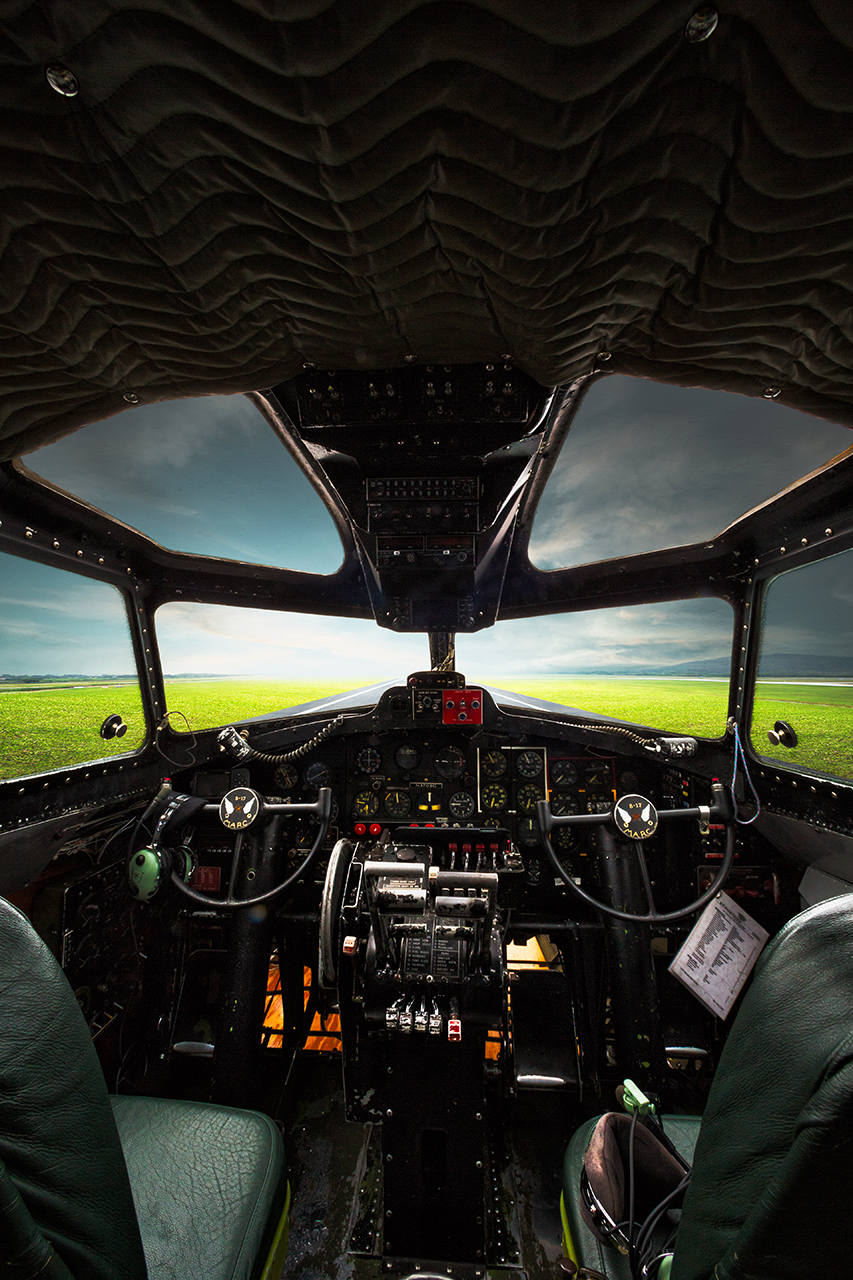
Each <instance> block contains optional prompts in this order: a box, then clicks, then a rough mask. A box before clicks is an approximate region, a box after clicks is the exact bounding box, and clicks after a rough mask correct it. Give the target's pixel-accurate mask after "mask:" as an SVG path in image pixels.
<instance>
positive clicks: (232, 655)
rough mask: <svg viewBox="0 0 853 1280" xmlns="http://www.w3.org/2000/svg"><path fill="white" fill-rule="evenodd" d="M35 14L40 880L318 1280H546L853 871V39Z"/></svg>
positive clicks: (26, 565)
mask: <svg viewBox="0 0 853 1280" xmlns="http://www.w3.org/2000/svg"><path fill="white" fill-rule="evenodd" d="M6 8H7V11H6V12H3V13H2V14H0V33H2V36H3V41H2V43H0V66H2V75H0V189H2V201H0V230H1V231H2V241H0V253H2V258H0V299H2V303H0V317H2V322H1V323H0V333H2V339H3V340H2V342H0V457H2V459H3V461H2V462H0V596H2V605H0V607H2V609H3V618H2V620H0V726H2V737H1V738H0V893H2V894H3V895H4V896H5V897H8V898H10V899H11V900H12V901H13V903H14V904H15V905H17V906H18V907H19V908H20V909H21V910H22V911H23V912H24V913H25V915H26V916H27V917H28V918H29V919H30V920H31V921H32V923H33V925H34V927H35V928H36V930H37V931H38V933H39V934H40V935H41V937H42V938H43V939H44V941H45V942H46V943H47V946H48V947H49V949H50V950H51V951H52V952H53V955H54V956H55V958H56V960H57V961H58V962H59V965H60V967H61V968H62V969H63V970H64V973H65V976H66V977H67V979H68V980H69V982H70V984H71V987H72V989H73V991H74V995H75V996H76V999H77V1002H78V1003H79V1006H80V1009H81V1010H82V1016H83V1018H84V1019H85V1022H86V1024H87V1026H88V1029H89V1032H90V1034H91V1036H92V1038H93V1039H94V1043H95V1047H96V1050H97V1052H98V1056H99V1060H100V1064H101V1068H102V1070H103V1073H104V1076H105V1079H106V1081H107V1084H108V1086H109V1089H110V1092H111V1093H113V1094H116V1095H122V1096H129V1097H131V1098H134V1099H135V1098H141V1097H144V1096H153V1097H155V1098H158V1099H175V1100H180V1099H183V1100H192V1101H205V1102H206V1101H210V1100H212V1101H213V1102H214V1103H216V1104H217V1105H224V1106H228V1107H246V1106H248V1107H252V1108H257V1109H259V1110H260V1111H262V1112H265V1113H267V1114H268V1115H269V1116H270V1117H272V1118H273V1119H274V1121H275V1122H276V1126H277V1127H278V1128H280V1129H282V1130H284V1131H285V1133H286V1135H287V1144H288V1162H289V1177H290V1181H291V1187H292V1191H293V1202H292V1209H291V1252H290V1260H289V1263H288V1267H289V1268H290V1273H292V1274H294V1275H296V1274H304V1273H305V1272H304V1268H305V1267H308V1268H309V1269H310V1268H313V1270H312V1272H311V1273H312V1274H315V1273H316V1274H324V1275H335V1276H338V1275H340V1276H341V1277H342V1280H343V1277H344V1276H349V1275H351V1274H353V1268H354V1270H355V1273H357V1274H358V1276H359V1277H360V1278H363V1280H367V1276H368V1274H370V1275H371V1276H374V1275H375V1271H376V1267H377V1266H379V1265H382V1266H384V1268H385V1270H387V1271H389V1272H392V1273H393V1274H394V1275H397V1276H404V1275H408V1274H410V1273H413V1272H414V1271H415V1270H416V1268H422V1269H429V1270H435V1269H438V1270H440V1272H441V1274H442V1275H443V1274H444V1273H445V1271H446V1272H447V1274H451V1269H453V1270H452V1274H453V1275H454V1276H457V1275H461V1276H462V1277H463V1280H476V1277H481V1276H482V1274H483V1268H484V1265H485V1266H488V1267H489V1268H492V1269H493V1270H494V1269H499V1270H501V1271H506V1272H507V1273H509V1272H513V1271H514V1272H517V1274H518V1275H519V1276H520V1275H522V1274H523V1272H526V1273H527V1274H530V1275H532V1276H533V1277H535V1280H538V1278H539V1276H540V1275H542V1276H544V1275H545V1274H546V1273H551V1272H552V1271H553V1267H554V1265H555V1264H556V1262H557V1259H558V1258H559V1257H560V1255H561V1253H562V1248H563V1245H564V1243H565V1242H564V1241H563V1239H562V1229H563V1223H562V1222H561V1219H560V1210H559V1202H560V1169H561V1165H562V1153H563V1150H564V1148H565V1144H566V1142H567V1141H568V1138H569V1135H570V1133H571V1132H572V1130H573V1129H574V1127H575V1126H576V1125H577V1124H578V1123H579V1122H580V1121H581V1120H583V1119H586V1118H587V1117H589V1116H591V1115H593V1114H594V1113H595V1112H596V1111H597V1110H599V1109H601V1108H602V1107H608V1106H610V1105H612V1103H613V1098H614V1090H615V1088H616V1087H617V1085H618V1084H619V1082H620V1080H622V1079H623V1078H624V1077H625V1076H626V1075H628V1074H630V1075H631V1076H633V1078H634V1079H635V1080H636V1081H637V1082H638V1084H639V1085H640V1087H642V1088H643V1089H647V1090H649V1091H650V1092H654V1093H656V1094H658V1095H659V1097H660V1098H661V1099H662V1101H663V1104H664V1106H665V1107H668V1108H671V1109H674V1110H675V1111H677V1112H678V1113H679V1114H681V1115H687V1116H698V1115H699V1114H701V1112H702V1110H703V1107H704V1105H705V1101H706V1098H707V1094H708V1090H709V1088H710V1087H711V1085H712V1081H713V1078H714V1075H715V1072H716V1070H717V1066H718V1063H719V1061H720V1055H721V1053H722V1050H723V1047H724V1044H725V1042H726V1040H727V1037H728V1035H729V1029H730V1026H731V1023H732V1022H733V1021H734V1019H735V1017H736V1016H737V1009H738V1007H739V1003H738V1002H736V1004H735V1010H734V1012H733V1013H732V1014H731V1016H730V1017H723V1016H721V1011H720V1009H714V1008H713V1007H709V1006H708V1004H707V1002H706V1003H704V1004H703V1003H702V1002H701V1001H699V1000H697V999H695V997H694V994H692V993H691V991H690V990H689V989H688V988H689V982H688V983H687V985H685V983H684V982H683V981H676V979H675V978H674V977H673V976H672V974H671V972H670V967H671V965H672V963H673V961H674V960H675V958H676V956H677V954H678V953H679V951H680V949H681V948H682V945H683V944H684V942H685V939H686V938H687V935H688V933H689V931H690V929H691V927H692V925H693V923H694V921H695V918H696V913H697V911H698V910H699V907H700V906H702V905H704V903H705V902H706V901H711V900H714V901H716V898H715V894H716V891H717V888H718V887H719V876H720V875H721V873H725V874H726V876H727V878H726V885H725V887H726V892H727V893H728V894H729V896H730V899H731V902H732V903H733V908H732V909H733V910H735V911H746V912H747V913H748V914H749V917H750V918H751V920H752V921H753V922H754V923H755V926H756V927H757V929H758V930H759V932H760V931H764V932H765V933H766V935H767V936H768V937H773V936H774V935H776V934H777V933H778V932H779V931H780V930H781V929H782V928H783V927H784V925H785V923H786V922H787V921H789V920H790V919H791V918H792V917H793V916H794V915H795V914H797V912H798V911H799V910H800V908H801V907H802V906H804V905H806V904H809V903H813V902H818V901H821V900H823V899H825V898H827V897H831V896H833V895H836V894H839V895H840V894H843V893H847V892H849V891H850V890H851V888H853V821H851V816H850V815H851V806H850V801H851V797H853V792H851V787H853V753H851V749H850V744H849V732H848V726H849V706H850V688H851V677H853V670H851V664H850V658H849V640H850V636H851V634H853V619H851V617H850V610H851V608H853V606H851V599H853V595H851V592H850V591H849V589H848V586H847V582H848V578H849V559H850V555H851V549H853V519H851V511H850V501H849V493H850V491H851V488H850V487H851V479H853V451H851V450H850V449H849V446H848V440H849V433H848V428H849V427H850V426H853V393H851V378H850V373H851V364H853V354H851V353H853V347H852V346H851V332H850V315H851V310H850V272H849V261H850V254H851V248H853V245H851V240H853V231H851V227H853V219H851V213H853V164H851V159H853V112H851V107H853V97H851V92H853V91H851V84H853V81H852V80H851V77H850V65H851V57H852V56H853V20H851V18H850V16H849V15H848V14H847V12H846V10H845V7H844V6H843V5H840V4H838V3H835V0H814V2H813V3H810V4H805V3H799V2H798V0H794V2H793V3H791V4H788V5H786V6H778V5H772V4H761V3H758V4H755V3H747V2H746V0H733V2H732V3H731V4H729V6H728V7H727V8H725V9H720V10H715V9H713V8H711V7H709V6H701V7H699V6H695V5H691V4H688V5H684V4H682V3H676V2H675V0H663V2H662V3H654V4H653V3H650V2H649V0H620V3H617V4H612V5H609V6H597V7H596V6H590V5H585V4H583V3H576V4H565V5H562V6H549V5H536V4H531V3H529V2H528V3H524V4H522V3H520V2H519V0H478V2H477V3H444V2H442V3H434V2H420V0H411V2H410V3H407V4H402V3H400V4H394V3H388V4H385V5H380V6H376V5H373V6H366V5H363V4H361V3H357V2H356V0H348V2H343V0H339V2H337V3H324V2H323V0H317V2H316V3H306V4H302V5H286V4H283V5H279V6H275V5H273V6H269V5H266V4H254V3H250V4H236V3H233V4H232V3H228V4H221V5H219V6H217V7H216V8H215V10H213V9H210V7H207V8H205V7H204V6H202V7H199V6H197V5H195V4H193V3H190V0H155V3H153V4H152V5H150V6H148V7H147V8H144V9H143V8H139V7H138V6H133V5H130V4H126V3H124V2H123V0H107V2H106V3H102V4H92V3H85V2H84V3H81V4H78V5H76V6H74V7H73V8H68V7H67V6H65V5H61V4H54V3H50V2H49V3H47V4H39V5H36V4H23V5H17V6H13V7H12V6H7V7H6ZM614 375H616V376H614ZM694 406H695V407H694ZM185 531H186V534H187V536H184V534H185ZM261 686H263V687H261ZM658 814H660V815H661V818H660V823H659V825H658V826H656V825H655V822H656V821H657V815H658ZM620 823H621V824H622V825H621V826H620V825H619V824H620ZM549 829H550V837H548V831H549ZM638 844H639V846H640V849H641V852H642V854H643V857H639V856H637V857H634V856H633V855H634V851H635V850H636V847H637V845H638ZM549 850H550V852H549ZM590 899H592V900H593V903H592V904H591V902H590ZM595 902H603V903H604V904H605V910H604V911H602V910H601V909H599V907H598V906H596V905H594V903H595ZM247 903H248V905H247ZM608 904H609V907H610V910H611V914H610V915H608V914H607V910H606V908H607V905H608ZM613 912H615V913H616V914H615V916H614V915H613V914H612V913H613ZM620 912H622V915H621V916H620V914H619V913H620ZM626 913H627V916H628V918H627V919H625V918H624V917H625V915H626ZM0 1021H2V1018H0ZM342 1186H343V1187H344V1188H345V1193H344V1194H340V1195H338V1194H336V1192H338V1190H339V1188H340V1187H342ZM318 1206H322V1209H321V1208H320V1207H318ZM324 1214H326V1215H327V1216H326V1218H325V1220H324V1217H323V1215H324ZM264 1240H265V1247H266V1244H268V1243H269V1240H268V1239H267V1238H266V1236H265V1237H264ZM273 1252H275V1250H273ZM279 1261H280V1259H279ZM459 1268H461V1270H459ZM256 1274H257V1275H260V1270H258V1271H257V1272H256ZM263 1274H264V1280H267V1276H268V1275H269V1276H270V1277H271V1275H272V1273H271V1272H264V1273H263ZM626 1274H627V1273H626ZM762 1280H763V1278H762Z"/></svg>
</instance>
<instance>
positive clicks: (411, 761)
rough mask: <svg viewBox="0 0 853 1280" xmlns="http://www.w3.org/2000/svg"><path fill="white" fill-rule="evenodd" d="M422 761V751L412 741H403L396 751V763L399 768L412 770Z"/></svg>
mask: <svg viewBox="0 0 853 1280" xmlns="http://www.w3.org/2000/svg"><path fill="white" fill-rule="evenodd" d="M420 762H421V753H420V751H419V750H418V748H417V747H416V746H414V744H413V743H411V742H402V743H401V744H400V746H399V747H398V748H397V750H396V751H395V752H394V763H395V764H396V766H397V768H398V769H405V770H406V771H407V772H411V770H412V769H417V767H418V765H419V764H420Z"/></svg>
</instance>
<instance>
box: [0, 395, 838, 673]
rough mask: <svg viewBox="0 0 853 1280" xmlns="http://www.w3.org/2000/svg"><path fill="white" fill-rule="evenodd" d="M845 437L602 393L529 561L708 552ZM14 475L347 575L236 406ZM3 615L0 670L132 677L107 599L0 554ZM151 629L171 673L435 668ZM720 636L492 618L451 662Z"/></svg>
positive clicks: (801, 620)
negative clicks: (706, 542) (693, 547)
mask: <svg viewBox="0 0 853 1280" xmlns="http://www.w3.org/2000/svg"><path fill="white" fill-rule="evenodd" d="M852 442H853V435H851V434H850V432H848V431H847V430H846V429H845V428H843V427H838V426H834V425H832V424H830V423H825V422H822V421H821V420H819V419H814V418H804V417H803V416H802V415H799V414H797V413H795V412H794V411H792V410H790V409H786V408H784V407H783V406H779V405H776V404H773V403H772V402H765V401H762V400H753V399H750V398H747V397H743V396H738V395H730V394H727V393H724V392H710V391H703V390H698V389H692V390H690V389H683V388H678V387H670V386H664V385H659V384H655V383H652V382H647V381H644V380H641V379H630V378H625V377H621V376H617V377H611V378H606V379H602V380H600V381H599V382H597V383H596V384H594V386H593V387H592V388H591V390H590V392H589V393H588V395H587V397H586V400H585V402H584V404H583V405H582V406H581V409H580V411H579V413H578V416H577V418H576V421H575V425H574V426H573V428H572V431H571V433H570V435H569V438H568V440H567V443H566V445H565V446H564V449H563V452H562V455H561V457H560V458H559V459H558V462H557V464H556V467H555V470H554V474H553V476H552V478H551V480H550V482H549V484H548V486H547V488H546V491H545V494H544V495H543V498H542V501H541V503H540V509H539V512H538V514H537V517H536V520H535V523H534V527H533V536H532V540H531V559H532V560H533V562H534V563H535V564H537V565H539V566H540V567H542V568H558V567H562V566H565V565H571V564H582V563H586V562H589V561H593V560H599V559H603V558H608V557H610V556H618V555H632V554H637V553H638V552H642V551H647V550H650V549H653V548H656V547H662V546H669V545H677V544H680V543H684V542H692V541H695V540H699V539H705V538H709V537H711V536H713V535H714V534H716V533H718V532H720V530H721V529H722V528H723V527H724V526H725V525H726V524H728V523H729V522H730V521H731V520H732V519H734V518H735V517H736V516H738V515H739V514H740V513H741V512H743V511H745V510H748V509H749V508H750V507H752V506H754V505H755V504H756V503H758V502H760V501H763V500H764V499H766V498H768V497H770V496H771V495H772V494H773V493H775V492H777V491H778V490H779V489H780V488H782V487H784V486H785V485H786V484H789V483H791V482H792V481H794V480H795V479H797V478H798V477H799V476H800V475H802V474H804V473H805V472H808V471H809V470H811V469H813V468H814V467H816V466H819V465H820V464H821V463H823V462H825V461H827V460H828V459H829V458H831V457H833V456H834V455H835V454H837V453H839V452H840V451H841V450H843V449H845V448H847V447H848V446H849V444H850V443H852ZM24 461H25V462H26V464H27V466H29V467H30V468H31V469H32V470H33V471H35V472H36V473H37V474H40V475H42V476H44V477H45V478H47V479H49V480H51V481H52V482H53V483H55V484H58V485H60V486H61V487H63V488H65V489H68V490H69V491H71V492H73V493H75V494H77V495H78V496H80V497H82V498H84V499H85V500H86V501H88V502H91V503H93V504H94V505H95V506H98V507H101V508H103V509H104V510H106V511H107V512H109V513H110V514H112V515H116V516H119V517H120V518H121V519H123V520H124V521H125V522H126V523H128V524H131V525H134V526H135V527H137V528H139V529H140V530H142V532H144V533H146V534H148V535H149V536H151V537H153V538H156V539H157V540H158V541H160V542H162V543H163V544H164V545H165V546H168V547H172V548H176V549H179V550H184V551H191V552H198V553H202V554H210V555H217V556H226V557H228V558H232V559H237V560H247V561H250V562H255V563H261V564H279V565H282V566H284V567H286V568H291V569H301V570H309V571H312V572H316V573H331V572H334V570H335V569H336V568H337V566H338V565H339V564H340V561H341V544H340V540H339V538H338V535H337V532H336V530H335V528H334V525H333V523H332V520H331V517H330V516H329V515H328V512H327V511H326V509H325V507H324V506H323V504H322V502H321V501H320V499H319V497H318V496H317V494H316V493H315V492H314V490H313V489H312V487H311V486H310V484H309V483H308V482H307V480H306V479H305V477H304V476H303V475H302V473H301V472H300V471H299V469H298V467H297V466H296V464H295V463H294V462H293V461H292V459H291V458H290V456H289V454H288V453H287V452H286V450H285V449H284V447H283V446H282V445H281V443H280V442H279V441H278V439H277V438H276V436H275V435H274V433H273V432H272V431H271V429H270V428H269V427H268V426H267V424H266V423H265V421H264V420H263V418H262V417H261V416H260V414H259V413H258V412H257V410H255V408H254V406H252V404H251V403H250V402H249V401H248V400H246V399H245V398H244V397H241V396H233V397H205V398H203V399H200V400H192V401H190V400H180V401H173V402H170V403H162V404H159V405H153V406H144V407H139V408H136V409H130V410H128V411H126V412H125V413H123V414H120V415H118V416H117V417H116V418H114V419H112V420H111V421H109V422H104V423H96V424H93V425H92V426H89V427H86V428H84V429H83V430H82V431H79V432H76V433H75V434H74V435H71V436H68V437H66V438H65V439H64V440H61V441H59V442H57V443H56V444H53V445H49V446H47V447H45V448H43V449H40V450H37V451H36V452H34V453H32V454H30V455H28V456H27V457H26V458H25V459H24ZM844 565H845V568H844V569H843V570H842V567H841V563H840V561H839V562H836V567H833V568H831V569H830V570H828V582H829V589H830V590H831V591H832V592H833V593H834V595H837V597H838V598H837V602H836V603H837V609H836V613H835V614H833V618H834V619H835V621H834V622H833V623H832V627H833V628H834V631H832V634H831V635H830V633H828V632H827V631H826V628H825V626H822V627H818V628H817V629H815V627H812V628H811V630H812V633H813V635H812V639H814V641H815V643H817V642H818V641H819V642H820V643H821V644H822V645H823V651H824V652H826V651H828V650H827V648H826V646H827V645H830V646H831V645H832V644H833V643H835V641H834V639H833V638H832V636H833V635H835V634H836V633H837V635H838V637H839V643H840V642H841V638H842V637H845V636H849V635H850V634H851V619H853V586H848V577H847V575H848V573H849V570H847V569H846V561H845V562H844ZM845 593H846V594H845ZM806 594H807V593H806ZM795 595H796V593H795ZM801 597H802V598H801ZM797 599H798V600H799V601H800V604H799V605H798V610H799V612H798V621H797V627H798V628H799V630H797V629H796V628H795V627H793V626H792V627H791V628H790V630H791V643H792V645H793V644H794V643H796V644H797V645H801V644H805V643H808V642H809V634H808V633H809V628H810V624H809V621H808V618H809V611H808V609H803V608H802V602H803V599H805V597H804V596H803V592H802V591H801V592H800V593H799V596H797ZM0 611H2V618H3V624H2V628H1V629H0V673H4V672H5V673H14V674H23V673H29V674H38V673H43V674H59V675H61V674H66V673H68V674H106V673H108V672H110V671H113V672H125V671H129V670H131V668H132V660H131V657H130V647H129V637H128V634H127V628H126V624H125V622H124V619H123V616H122V612H121V604H120V600H119V597H118V595H117V593H116V592H114V591H113V589H112V588H110V587H106V586H104V585H103V584H99V583H93V582H90V581H88V580H85V579H71V577H70V576H69V575H66V574H62V573H60V572H59V571H58V570H51V569H47V568H45V567H44V566H40V565H35V564H31V563H28V562H25V561H18V560H15V559H13V558H11V557H6V556H3V557H0ZM93 620H96V621H97V625H96V626H94V627H93ZM157 621H158V632H159V635H160V642H161V649H162V655H163V665H164V668H165V670H167V671H168V672H172V673H178V672H203V673H218V674H222V675H226V674H230V675H241V676H269V677H272V678H276V679H301V678H306V679H307V678H311V679H315V678H316V677H318V676H321V675H324V674H325V675H329V674H331V675H332V678H334V679H335V680H341V679H349V678H352V680H353V683H357V682H358V683H361V682H364V683H368V682H371V681H374V680H387V679H389V678H392V677H397V676H400V677H403V676H405V674H406V673H407V672H408V671H411V670H416V669H422V668H424V667H427V666H428V665H429V658H428V643H427V639H426V636H417V635H416V636H397V635H395V634H393V633H392V632H389V631H386V630H383V629H380V628H377V627H376V626H375V624H373V623H371V622H365V621H355V620H352V621H351V620H343V619H334V618H322V617H306V616H305V615H298V614H273V613H269V612H266V611H257V610H240V609H234V608H224V607H219V606H209V605H188V604H173V605H168V606H164V608H163V609H162V610H161V611H160V616H159V617H158V620H157ZM731 625H732V623H731V611H730V610H729V608H728V606H727V605H725V604H723V603H722V602H720V601H685V602H677V603H675V604H666V605H646V606H638V607H635V608H632V609H617V610H606V611H594V612H586V613H581V614H571V615H564V616H562V617H549V618H543V619H530V620H522V621H517V622H506V623H499V624H498V625H497V626H496V627H494V628H491V629H490V630H488V631H486V632H482V633H479V634H478V635H475V636H461V637H459V638H458V640H457V666H458V667H459V669H460V670H462V671H464V672H465V673H466V675H467V676H468V678H469V679H472V680H473V679H494V678H495V677H499V676H501V675H504V674H506V675H509V674H512V673H516V674H519V675H522V674H531V675H547V674H551V673H554V672H573V671H574V672H582V671H588V670H614V671H616V670H620V671H632V670H637V671H640V670H642V668H643V667H645V666H649V665H665V664H674V663H678V662H684V661H692V660H703V659H717V658H720V657H722V658H724V659H725V657H726V655H727V653H728V650H729V648H730V643H731ZM795 632H796V634H795ZM791 651H793V650H791ZM847 651H848V650H847V649H845V650H843V652H847Z"/></svg>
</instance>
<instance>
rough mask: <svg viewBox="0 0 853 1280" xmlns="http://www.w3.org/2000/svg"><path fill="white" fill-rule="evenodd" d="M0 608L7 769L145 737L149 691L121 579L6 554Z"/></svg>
mask: <svg viewBox="0 0 853 1280" xmlns="http://www.w3.org/2000/svg"><path fill="white" fill-rule="evenodd" d="M0 617H2V622H0V778H20V777H25V776H27V775H28V774H33V773H44V772H47V771H48V770H51V769H66V768H68V767H69V766H70V765H75V764H83V763H84V762H87V761H91V760H102V759H105V758H109V757H112V756H117V755H127V754H128V753H129V752H132V751H135V750H137V749H138V748H139V747H141V746H142V744H143V743H144V741H145V733H146V725H145V714H144V711H143V706H142V696H141V694H140V689H139V680H138V676H137V673H136V662H135V659H134V655H133V646H132V644H131V638H130V629H129V627H128V622H127V614H126V612H125V607H124V601H123V598H122V596H121V593H120V592H119V591H117V590H116V589H115V587H111V586H110V585H109V584H107V583H103V582H93V581H92V580H91V579H89V578H82V577H79V576H78V575H77V574H73V573H66V572H64V571H63V570H61V569H54V568H50V567H48V566H47V565H42V564H35V563H33V562H32V561H29V560H19V559H17V557H15V556H9V555H4V554H2V553H0ZM111 717H119V719H118V720H115V719H112V721H111ZM110 721H111V723H110ZM122 726H125V728H124V729H123V730H122ZM111 728H112V729H113V732H112V733H111V732H110V729H111ZM115 730H117V732H116V731H115Z"/></svg>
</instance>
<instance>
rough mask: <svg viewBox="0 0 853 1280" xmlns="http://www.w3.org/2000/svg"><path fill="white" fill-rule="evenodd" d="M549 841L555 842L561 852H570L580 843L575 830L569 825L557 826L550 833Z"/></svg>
mask: <svg viewBox="0 0 853 1280" xmlns="http://www.w3.org/2000/svg"><path fill="white" fill-rule="evenodd" d="M551 842H552V843H553V844H556V846H557V848H558V849H559V850H560V852H561V853H572V852H573V851H574V850H575V849H577V847H578V845H579V844H580V841H579V840H578V835H577V832H576V831H573V830H572V828H571V827H558V828H557V829H556V831H553V832H552V833H551ZM558 856H559V855H558Z"/></svg>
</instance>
